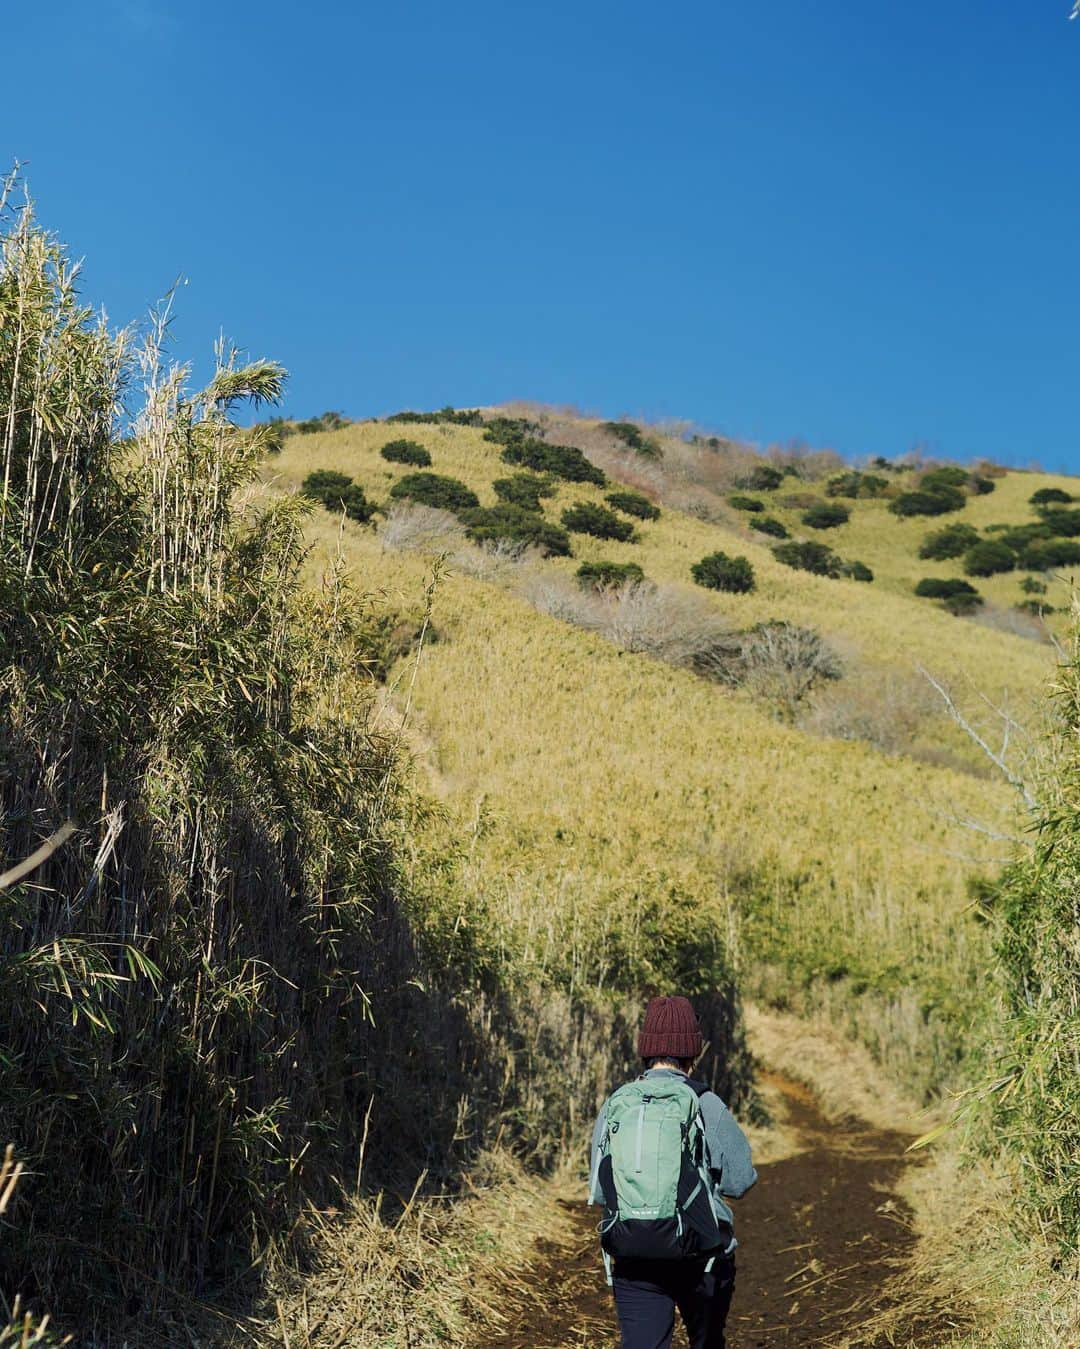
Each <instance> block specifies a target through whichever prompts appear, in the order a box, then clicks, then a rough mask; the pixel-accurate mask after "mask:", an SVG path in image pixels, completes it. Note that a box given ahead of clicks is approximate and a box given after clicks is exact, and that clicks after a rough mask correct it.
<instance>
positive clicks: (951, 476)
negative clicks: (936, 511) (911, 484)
mask: <svg viewBox="0 0 1080 1349" xmlns="http://www.w3.org/2000/svg"><path fill="white" fill-rule="evenodd" d="M970 477H971V474H970V472H969V471H968V470H967V469H966V468H960V467H959V465H957V464H943V465H942V466H941V468H931V469H928V470H927V471H926V472H925V473H924V474H923V475H922V477H921V478H920V479H919V482H918V488H919V491H920V492H936V491H938V490H939V489H940V488H942V487H966V486H967V484H968V479H969V478H970Z"/></svg>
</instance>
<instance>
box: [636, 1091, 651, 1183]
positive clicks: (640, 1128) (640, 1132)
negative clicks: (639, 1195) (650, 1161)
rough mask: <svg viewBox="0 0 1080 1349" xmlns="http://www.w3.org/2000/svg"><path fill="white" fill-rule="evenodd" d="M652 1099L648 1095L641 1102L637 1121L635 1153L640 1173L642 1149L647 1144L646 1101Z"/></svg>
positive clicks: (637, 1170)
mask: <svg viewBox="0 0 1080 1349" xmlns="http://www.w3.org/2000/svg"><path fill="white" fill-rule="evenodd" d="M651 1099H652V1098H651V1097H649V1096H646V1097H645V1099H644V1100H643V1101H642V1102H641V1106H640V1108H639V1109H638V1121H637V1151H636V1152H635V1154H634V1170H635V1171H636V1172H639V1173H640V1171H641V1169H642V1167H641V1161H642V1157H641V1154H642V1150H643V1148H644V1146H645V1103H646V1101H649V1100H651Z"/></svg>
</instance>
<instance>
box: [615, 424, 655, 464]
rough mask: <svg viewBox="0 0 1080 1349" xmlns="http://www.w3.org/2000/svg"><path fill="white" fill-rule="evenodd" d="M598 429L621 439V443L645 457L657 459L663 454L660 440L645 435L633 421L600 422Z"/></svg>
mask: <svg viewBox="0 0 1080 1349" xmlns="http://www.w3.org/2000/svg"><path fill="white" fill-rule="evenodd" d="M600 430H601V431H607V433H608V434H609V435H612V436H614V437H615V439H616V440H621V441H622V443H623V444H624V445H625V446H627V447H628V448H629V449H631V450H634V451H635V453H637V454H641V455H644V456H645V458H646V459H659V458H661V456H662V455H663V450H662V449H661V446H660V442H659V441H658V440H655V439H654V438H653V437H652V436H646V435H645V434H644V433H643V432H642V430H641V427H640V426H635V425H634V423H633V422H601V423H600Z"/></svg>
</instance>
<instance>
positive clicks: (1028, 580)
mask: <svg viewBox="0 0 1080 1349" xmlns="http://www.w3.org/2000/svg"><path fill="white" fill-rule="evenodd" d="M1020 589H1021V590H1022V591H1023V592H1024V594H1025V595H1045V594H1046V582H1045V581H1039V580H1037V579H1036V578H1035V577H1034V576H1025V577H1024V579H1023V580H1022V581H1021V582H1020Z"/></svg>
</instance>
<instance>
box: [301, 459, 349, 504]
mask: <svg viewBox="0 0 1080 1349" xmlns="http://www.w3.org/2000/svg"><path fill="white" fill-rule="evenodd" d="M351 486H352V478H350V477H349V475H348V474H347V473H337V472H335V471H334V470H333V469H332V468H317V469H315V470H314V471H313V472H311V473H309V474H308V475H307V477H306V478H305V479H304V481H303V482H302V483H301V484H300V494H301V496H306V497H310V498H311V499H312V501H321V502H323V503H324V504H325V503H326V501H327V500H328V499H329V500H333V501H334V502H335V503H336V502H337V501H338V500H339V499H340V497H341V494H342V492H344V491H346V490H347V489H348V488H349V487H351Z"/></svg>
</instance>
